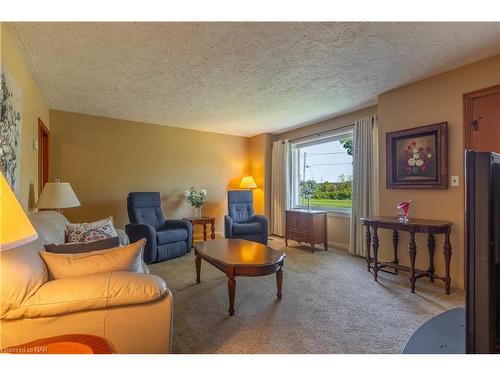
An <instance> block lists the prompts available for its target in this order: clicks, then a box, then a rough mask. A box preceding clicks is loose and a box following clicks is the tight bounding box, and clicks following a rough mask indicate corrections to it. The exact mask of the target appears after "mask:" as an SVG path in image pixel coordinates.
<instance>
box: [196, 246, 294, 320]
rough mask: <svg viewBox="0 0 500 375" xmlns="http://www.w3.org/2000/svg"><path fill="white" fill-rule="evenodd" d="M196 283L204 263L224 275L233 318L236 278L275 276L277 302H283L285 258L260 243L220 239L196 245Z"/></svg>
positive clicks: (283, 255) (279, 252) (230, 312)
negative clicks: (278, 300)
mask: <svg viewBox="0 0 500 375" xmlns="http://www.w3.org/2000/svg"><path fill="white" fill-rule="evenodd" d="M194 253H195V255H196V260H195V261H196V283H198V284H199V283H200V272H201V260H202V259H204V260H205V261H207V262H208V263H210V264H211V265H212V266H214V267H216V268H218V269H219V270H221V271H222V272H224V273H225V274H226V276H227V278H228V281H227V289H228V292H229V315H231V316H232V315H234V297H235V294H236V280H235V278H236V276H265V275H269V274H271V273H276V284H277V290H278V291H277V293H276V296H277V297H278V299H281V286H282V284H283V264H284V261H285V254H284V253H282V252H281V251H277V250H274V249H271V248H270V247H269V246H266V245H262V244H260V243H257V242H251V241H246V240H240V239H217V240H211V241H203V242H199V243H197V244H194Z"/></svg>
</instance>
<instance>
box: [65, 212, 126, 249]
mask: <svg viewBox="0 0 500 375" xmlns="http://www.w3.org/2000/svg"><path fill="white" fill-rule="evenodd" d="M116 236H118V233H116V229H115V226H114V225H113V218H112V217H111V216H109V217H107V218H106V219H102V220H98V221H94V222H92V223H68V224H67V225H66V242H67V243H82V242H92V241H97V240H103V239H105V238H111V237H116Z"/></svg>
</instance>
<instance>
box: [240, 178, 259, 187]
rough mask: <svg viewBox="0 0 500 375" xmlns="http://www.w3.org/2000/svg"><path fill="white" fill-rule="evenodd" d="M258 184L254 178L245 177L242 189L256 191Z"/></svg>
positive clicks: (242, 180) (241, 185) (241, 183)
mask: <svg viewBox="0 0 500 375" xmlns="http://www.w3.org/2000/svg"><path fill="white" fill-rule="evenodd" d="M256 188H257V184H256V183H255V180H254V179H253V177H252V176H245V177H243V178H242V179H241V182H240V189H256Z"/></svg>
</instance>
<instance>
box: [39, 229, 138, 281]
mask: <svg viewBox="0 0 500 375" xmlns="http://www.w3.org/2000/svg"><path fill="white" fill-rule="evenodd" d="M145 244H146V240H145V239H142V240H139V241H137V242H134V243H133V244H130V245H128V246H123V247H116V248H113V249H107V250H98V251H91V252H88V253H80V254H56V253H51V252H48V251H41V252H40V253H39V254H40V256H41V257H42V259H43V261H44V262H45V264H46V265H47V269H48V270H49V273H50V276H51V278H52V279H53V280H57V279H64V278H67V277H76V276H84V275H90V274H94V273H101V272H114V271H129V272H140V273H144V268H143V262H142V253H143V251H144V245H145Z"/></svg>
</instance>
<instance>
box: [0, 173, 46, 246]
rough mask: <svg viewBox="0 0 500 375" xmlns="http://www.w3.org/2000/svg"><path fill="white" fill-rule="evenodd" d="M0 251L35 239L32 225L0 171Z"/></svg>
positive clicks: (35, 234) (35, 235)
mask: <svg viewBox="0 0 500 375" xmlns="http://www.w3.org/2000/svg"><path fill="white" fill-rule="evenodd" d="M0 176H1V179H2V181H1V183H0V196H1V197H0V200H1V203H2V206H1V207H0V251H1V250H7V249H11V248H13V247H17V246H21V245H24V244H26V243H28V242H31V241H34V240H36V239H37V237H38V234H37V233H36V231H35V229H34V228H33V225H31V222H30V221H29V219H28V217H27V216H26V214H25V213H24V210H23V208H22V207H21V205H20V204H19V202H18V201H17V199H16V196H15V195H14V193H13V191H12V190H11V188H10V186H9V184H8V183H7V180H6V179H5V177H4V176H3V174H2V173H0Z"/></svg>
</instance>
